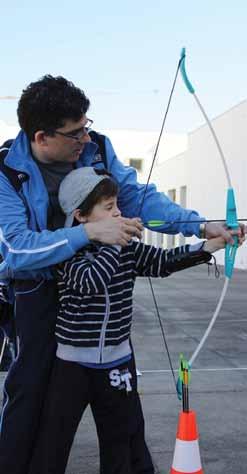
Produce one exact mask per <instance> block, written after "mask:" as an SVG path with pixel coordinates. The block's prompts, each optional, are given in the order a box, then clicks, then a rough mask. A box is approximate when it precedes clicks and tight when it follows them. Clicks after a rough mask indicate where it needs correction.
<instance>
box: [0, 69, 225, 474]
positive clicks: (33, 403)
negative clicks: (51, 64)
mask: <svg viewBox="0 0 247 474" xmlns="http://www.w3.org/2000/svg"><path fill="white" fill-rule="evenodd" d="M88 108H89V100H88V99H87V97H86V96H85V94H84V93H83V92H82V91H81V90H80V89H78V88H76V87H75V86H74V85H73V84H72V83H71V82H68V81H67V80H66V79H64V78H62V77H57V78H54V77H52V76H45V77H43V78H42V79H41V80H39V81H37V82H34V83H31V84H30V85H29V86H28V87H27V89H26V90H24V91H23V94H22V96H21V98H20V101H19V104H18V110H17V114H18V119H19V124H20V127H21V132H20V133H19V135H18V136H17V138H16V140H15V141H14V143H13V145H12V146H11V149H10V151H9V153H8V155H7V157H6V158H5V165H6V166H8V167H9V168H10V169H12V170H16V171H17V173H18V178H19V179H21V180H22V186H21V188H20V191H19V192H18V193H17V192H16V190H15V189H14V188H13V186H12V184H11V183H10V181H9V179H8V178H7V177H6V176H5V175H4V173H3V172H2V173H0V240H1V248H0V253H1V255H2V256H3V258H4V261H3V263H2V264H1V265H0V278H1V277H2V278H3V277H4V278H10V279H12V282H13V290H14V294H15V306H16V327H17V334H18V337H19V353H18V356H17V358H16V360H15V362H14V364H13V365H12V367H11V369H10V370H9V373H8V376H7V379H6V382H5V387H4V404H3V410H2V416H1V424H0V430H1V433H0V472H3V473H8V474H27V472H28V465H29V461H30V456H31V452H32V448H33V444H34V440H35V437H36V434H37V430H38V426H39V416H40V411H41V407H42V402H43V399H44V394H45V391H46V388H47V383H48V379H49V373H50V368H51V365H52V362H53V359H54V353H55V340H54V335H53V334H54V324H55V319H56V313H57V293H56V284H55V281H54V279H53V273H52V266H53V265H54V264H57V263H59V262H62V261H64V260H66V259H69V258H71V257H72V256H73V255H74V254H75V253H76V251H77V250H78V249H79V248H81V247H83V246H85V245H86V244H88V243H89V241H95V240H96V241H99V242H103V243H106V244H119V245H121V246H123V247H124V246H125V245H127V243H128V242H129V241H130V239H131V238H132V237H134V236H136V237H138V238H140V237H141V231H142V224H141V221H140V219H139V218H138V217H137V216H138V213H139V209H140V203H141V202H142V199H143V195H144V192H145V186H144V185H140V184H138V183H137V181H136V174H135V171H134V170H133V169H132V168H128V167H125V166H124V165H123V164H122V163H121V162H120V161H118V159H117V157H116V155H115V153H114V150H113V148H112V145H111V143H110V141H109V140H108V139H106V154H107V168H108V170H109V171H111V173H112V174H113V176H114V177H115V178H116V180H117V181H118V184H119V187H120V193H119V207H120V210H121V212H122V215H123V216H125V218H123V217H119V219H114V218H109V219H106V220H105V221H104V223H100V225H99V223H97V222H96V223H86V224H85V225H79V226H76V227H72V228H63V225H64V219H65V218H64V215H63V214H62V211H61V209H60V208H59V204H58V198H57V193H58V188H59V184H60V182H61V181H62V179H63V178H64V177H65V175H67V174H68V173H69V172H70V171H71V170H72V169H73V168H76V167H81V166H94V167H95V168H96V169H97V168H98V169H99V168H102V167H104V163H102V161H100V156H99V154H98V147H97V145H96V144H95V143H93V142H92V141H91V140H90V137H89V134H88V131H89V130H88V127H89V126H90V124H91V121H90V120H89V119H88V118H87V115H86V114H87V111H88ZM139 217H140V218H141V219H142V221H143V222H147V221H148V220H150V219H159V220H170V221H174V220H175V221H179V220H182V221H184V220H186V221H188V220H192V221H195V220H198V223H192V224H181V225H179V224H176V225H173V226H170V227H169V226H166V227H165V226H164V227H163V228H161V229H160V230H161V231H162V232H171V233H177V232H182V233H183V234H184V235H193V234H196V235H199V231H200V217H199V216H198V214H197V213H196V212H195V211H188V210H185V209H182V208H181V207H179V206H178V205H176V204H175V203H173V202H171V201H170V200H169V199H168V198H167V197H166V196H165V195H164V194H161V193H157V191H156V189H155V187H154V185H149V186H148V189H147V191H146V194H145V200H144V204H143V206H142V212H141V216H139ZM217 235H222V236H223V237H224V238H225V240H226V241H230V240H231V236H230V234H229V233H228V232H226V231H225V230H224V228H223V227H220V226H219V225H217V224H216V225H214V224H208V225H207V226H206V237H207V238H210V237H214V236H217ZM135 410H136V412H135V414H133V418H134V420H135V424H134V423H133V442H132V451H133V454H132V461H133V473H135V474H137V473H138V474H141V473H143V474H144V473H145V474H152V473H153V472H154V470H153V466H152V462H151V457H150V455H149V453H148V450H147V448H146V445H145V441H144V422H143V417H142V412H141V407H140V401H139V399H137V403H136V407H135ZM13 453H14V455H13ZM104 474H107V473H104Z"/></svg>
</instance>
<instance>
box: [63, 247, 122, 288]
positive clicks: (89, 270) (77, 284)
mask: <svg viewBox="0 0 247 474" xmlns="http://www.w3.org/2000/svg"><path fill="white" fill-rule="evenodd" d="M118 266H119V250H117V249H116V248H115V247H112V246H111V247H110V246H109V247H108V246H107V247H106V246H105V247H104V246H102V247H101V248H100V250H99V254H98V255H97V256H96V257H95V258H94V260H93V261H91V260H89V259H88V258H86V257H85V256H82V257H81V258H79V257H78V256H75V257H74V258H72V259H71V260H70V261H67V262H65V263H64V264H63V265H62V269H60V268H58V276H59V279H60V280H61V279H62V280H63V282H64V283H65V284H66V287H67V288H70V289H71V290H73V291H75V292H77V293H80V294H83V295H85V294H86V295H91V294H98V293H105V289H106V287H107V285H109V283H110V281H111V279H112V276H113V275H114V274H115V273H116V271H117V269H118Z"/></svg>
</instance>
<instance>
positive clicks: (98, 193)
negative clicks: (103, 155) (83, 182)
mask: <svg viewBox="0 0 247 474" xmlns="http://www.w3.org/2000/svg"><path fill="white" fill-rule="evenodd" d="M94 171H95V173H97V174H98V175H102V174H103V175H107V176H109V177H110V179H109V178H105V179H102V181H100V182H99V183H98V184H97V185H96V186H95V188H94V189H93V191H92V192H91V193H90V194H89V195H88V196H87V198H86V199H85V201H83V203H82V204H81V205H80V206H78V209H80V214H81V216H87V215H88V214H90V212H91V211H92V210H93V207H94V206H95V205H96V204H98V203H100V202H101V201H102V199H108V198H111V197H115V196H117V194H118V184H117V182H116V181H114V179H113V177H112V175H111V174H110V173H108V171H106V170H105V169H102V170H96V169H95V170H94ZM75 221H76V220H75V219H74V223H73V225H74V224H76V225H78V222H77V221H76V222H75Z"/></svg>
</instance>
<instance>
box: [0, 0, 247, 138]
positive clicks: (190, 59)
mask: <svg viewBox="0 0 247 474" xmlns="http://www.w3.org/2000/svg"><path fill="white" fill-rule="evenodd" d="M246 24H247V2H246V1H244V0H238V1H236V2H233V1H230V0H229V1H228V0H224V1H223V0H218V1H216V0H214V1H212V0H205V1H202V0H201V1H200V0H191V1H190V0H188V1H187V2H185V1H182V0H181V1H176V0H174V1H173V2H171V1H166V0H161V1H160V0H152V1H150V0H148V1H147V0H143V1H140V0H136V1H135V0H124V1H123V2H120V1H119V2H117V1H116V0H115V1H112V0H105V1H103V0H102V1H100V0H95V1H92V0H91V1H90V0H89V1H87V2H85V1H83V0H80V1H79V0H74V1H73V2H69V1H66V2H62V1H61V0H60V1H58V0H50V1H49V2H48V0H43V1H41V2H34V1H30V0H22V2H19V0H18V1H17V0H10V2H3V1H2V2H1V28H0V45H1V74H0V97H2V96H6V95H14V96H19V95H20V93H21V91H22V89H23V88H24V87H25V86H26V85H27V84H28V83H29V82H31V81H33V80H36V79H37V78H39V77H41V76H42V75H44V74H46V73H50V74H53V75H60V74H61V75H63V76H65V77H67V78H68V79H70V80H72V81H73V82H74V83H75V84H76V85H78V86H79V87H81V88H82V89H84V91H85V92H86V94H87V95H88V96H89V98H90V100H91V104H92V106H91V110H90V114H89V116H90V117H92V118H93V119H94V121H95V128H96V129H97V128H99V129H102V128H136V129H147V130H156V129H159V127H160V125H161V120H162V115H163V113H164V110H165V106H166V104H167V100H168V96H169V92H170V88H171V85H172V81H173V77H174V74H175V70H176V66H177V62H178V60H179V55H180V51H181V48H182V47H183V46H185V47H186V50H187V69H188V73H189V76H190V78H191V80H192V82H193V84H194V85H195V87H196V91H197V93H198V96H199V98H200V99H201V101H202V103H203V104H204V106H205V108H206V110H207V112H208V114H209V115H210V116H211V117H215V116H217V115H219V114H221V113H223V112H224V111H226V110H227V109H229V108H231V107H232V106H234V105H235V104H237V103H238V102H240V101H242V100H244V99H246V98H247V63H246V58H247V54H246V53H247V41H246ZM16 105H17V102H16V101H6V100H0V119H2V120H4V121H7V122H8V123H10V124H14V123H16ZM202 122H203V119H202V118H201V116H200V113H199V111H198V110H197V108H196V106H195V105H194V102H193V100H192V98H191V96H190V95H189V94H188V93H187V91H186V89H185V87H184V85H183V84H182V81H181V79H180V78H179V80H178V83H177V87H176V90H175V94H174V100H173V102H172V107H171V112H170V114H169V116H168V121H167V130H168V131H169V132H175V133H176V132H188V131H189V130H192V129H194V128H196V127H197V126H199V125H200V124H201V123H202Z"/></svg>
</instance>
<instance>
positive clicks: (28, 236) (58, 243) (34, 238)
mask: <svg viewBox="0 0 247 474" xmlns="http://www.w3.org/2000/svg"><path fill="white" fill-rule="evenodd" d="M87 244H88V237H87V235H86V232H85V231H84V230H83V226H81V225H80V226H76V227H72V228H68V229H66V228H64V229H59V230H56V231H54V232H52V231H48V230H43V231H41V232H35V231H32V230H30V229H29V228H28V215H27V209H26V206H25V204H24V202H23V200H22V198H21V197H20V195H19V194H18V193H17V192H16V191H15V190H14V189H13V187H12V185H11V184H10V183H9V181H8V179H7V178H6V177H5V176H3V174H2V173H0V253H1V255H2V257H3V259H4V261H3V263H2V264H0V272H1V273H3V274H4V275H5V276H4V278H8V277H9V278H12V277H13V276H14V274H15V272H17V271H22V270H25V271H26V270H32V269H40V268H46V267H49V266H51V265H54V264H56V263H58V262H61V261H64V260H66V259H67V258H71V257H72V256H73V255H74V254H75V252H76V251H77V250H78V249H79V248H81V247H83V246H84V245H87ZM3 267H4V268H3Z"/></svg>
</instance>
